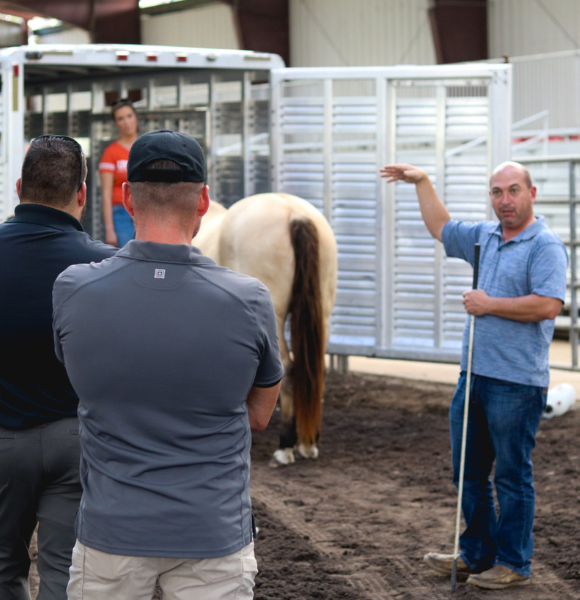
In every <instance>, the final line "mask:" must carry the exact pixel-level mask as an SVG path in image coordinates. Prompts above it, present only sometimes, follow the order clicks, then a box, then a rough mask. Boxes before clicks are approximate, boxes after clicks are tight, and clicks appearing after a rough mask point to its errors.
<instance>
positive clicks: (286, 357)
mask: <svg viewBox="0 0 580 600" xmlns="http://www.w3.org/2000/svg"><path fill="white" fill-rule="evenodd" d="M278 343H279V345H280V358H281V359H282V364H283V365H284V377H283V379H282V387H281V388H280V410H281V413H282V427H281V429H280V447H279V448H278V450H276V452H274V455H273V456H272V459H271V460H270V466H271V467H279V466H281V465H289V464H291V463H293V462H294V460H295V459H294V450H293V449H294V446H295V445H296V442H297V441H298V436H297V434H296V419H295V417H294V398H293V393H292V372H291V370H292V362H291V360H290V354H289V352H288V347H287V345H286V339H285V338H284V328H283V323H281V322H280V320H279V321H278Z"/></svg>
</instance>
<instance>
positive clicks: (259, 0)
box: [225, 0, 290, 66]
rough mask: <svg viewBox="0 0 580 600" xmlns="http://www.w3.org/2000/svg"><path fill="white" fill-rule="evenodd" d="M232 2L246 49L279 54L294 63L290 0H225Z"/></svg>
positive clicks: (242, 43)
mask: <svg viewBox="0 0 580 600" xmlns="http://www.w3.org/2000/svg"><path fill="white" fill-rule="evenodd" d="M225 1H226V2H227V3H228V4H231V6H232V7H233V10H234V16H235V19H236V24H237V28H238V37H239V39H240V46H241V48H242V49H243V50H254V51H255V52H272V53H274V54H279V55H280V56H281V57H282V58H283V59H284V62H285V63H286V65H288V66H289V65H290V23H289V14H288V12H289V7H288V0H225Z"/></svg>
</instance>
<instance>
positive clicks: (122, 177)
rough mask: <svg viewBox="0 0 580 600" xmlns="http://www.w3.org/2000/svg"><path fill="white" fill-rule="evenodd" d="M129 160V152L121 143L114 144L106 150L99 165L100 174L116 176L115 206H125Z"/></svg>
mask: <svg viewBox="0 0 580 600" xmlns="http://www.w3.org/2000/svg"><path fill="white" fill-rule="evenodd" d="M128 160H129V150H127V148H125V146H122V145H121V144H119V142H113V143H112V144H111V145H110V146H107V147H106V148H105V151H104V152H103V156H102V158H101V162H100V163H99V173H102V172H107V173H114V174H115V178H114V179H113V205H116V204H123V183H125V181H127V161H128Z"/></svg>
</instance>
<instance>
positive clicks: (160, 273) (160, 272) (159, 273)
mask: <svg viewBox="0 0 580 600" xmlns="http://www.w3.org/2000/svg"><path fill="white" fill-rule="evenodd" d="M154 277H155V279H165V269H155V276H154Z"/></svg>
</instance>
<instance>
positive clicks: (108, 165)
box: [99, 144, 117, 173]
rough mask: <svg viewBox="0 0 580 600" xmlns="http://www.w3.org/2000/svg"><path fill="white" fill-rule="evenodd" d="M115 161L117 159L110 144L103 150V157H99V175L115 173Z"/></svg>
mask: <svg viewBox="0 0 580 600" xmlns="http://www.w3.org/2000/svg"><path fill="white" fill-rule="evenodd" d="M116 161H117V159H116V157H115V151H114V149H113V147H112V144H111V145H110V146H107V147H106V148H105V151H104V152H103V156H101V162H100V163H99V173H102V172H107V173H114V172H115V171H116V166H115V163H116Z"/></svg>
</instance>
